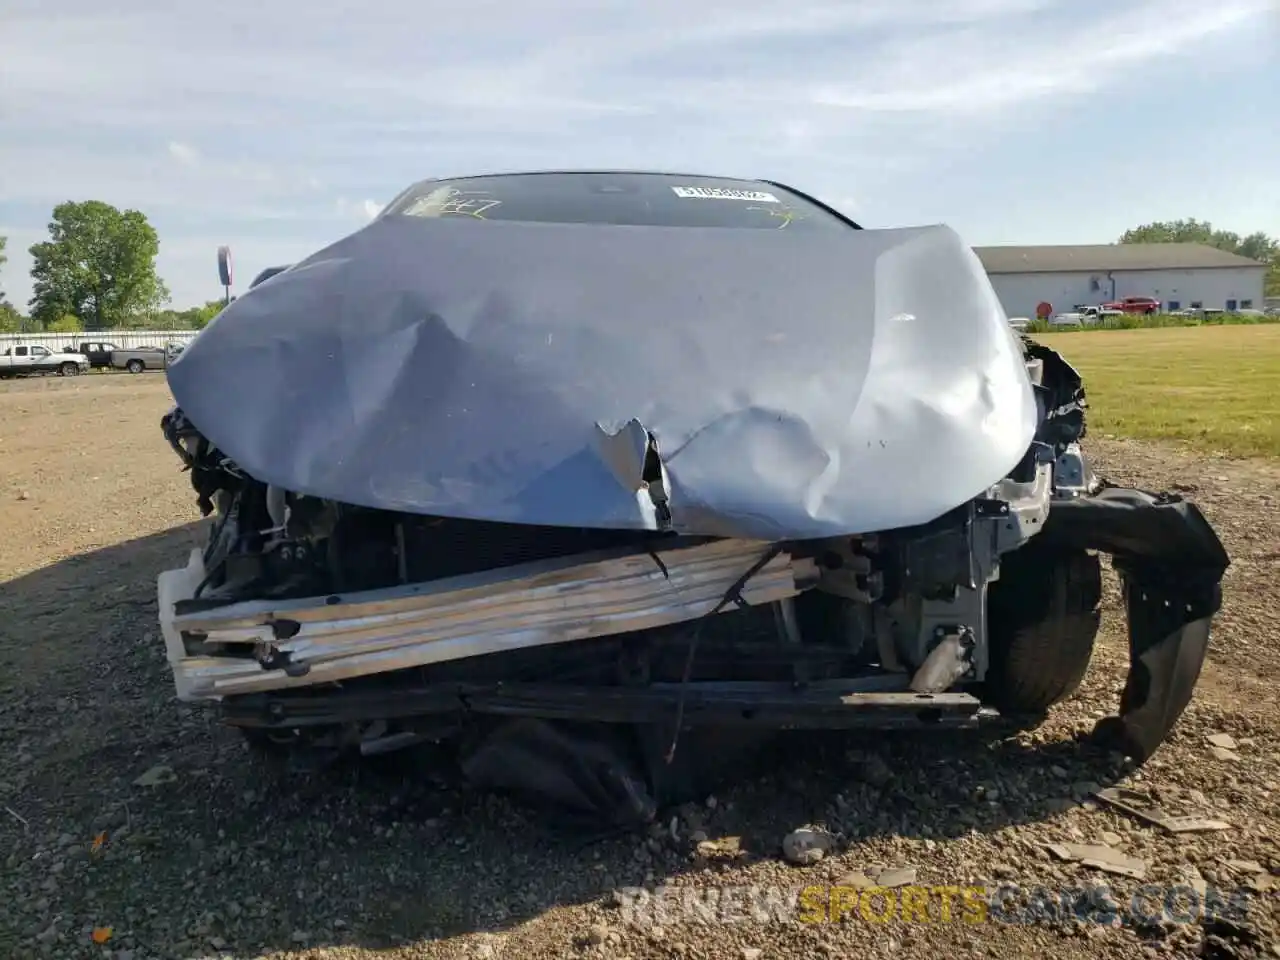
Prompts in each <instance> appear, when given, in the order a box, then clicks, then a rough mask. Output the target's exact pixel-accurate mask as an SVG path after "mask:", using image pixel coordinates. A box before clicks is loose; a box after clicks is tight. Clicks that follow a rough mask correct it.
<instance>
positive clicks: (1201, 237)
mask: <svg viewBox="0 0 1280 960" xmlns="http://www.w3.org/2000/svg"><path fill="white" fill-rule="evenodd" d="M1120 243H1203V244H1205V245H1206V246H1210V247H1217V248H1218V249H1219V250H1226V251H1227V252H1229V253H1236V254H1239V255H1240V256H1242V257H1248V258H1249V259H1250V260H1258V261H1261V262H1262V263H1265V264H1267V265H1268V267H1267V278H1266V295H1267V296H1268V297H1274V296H1280V240H1276V239H1274V238H1272V237H1270V236H1268V235H1267V234H1265V233H1263V232H1261V231H1258V232H1257V233H1251V234H1249V235H1248V236H1247V237H1241V236H1240V234H1238V233H1233V232H1232V231H1230V230H1215V229H1213V224H1212V223H1209V222H1208V221H1207V220H1203V221H1202V220H1196V219H1195V218H1194V217H1193V218H1191V219H1189V220H1166V221H1157V222H1155V223H1146V224H1143V225H1142V226H1140V227H1134V228H1133V229H1132V230H1126V231H1125V232H1124V234H1123V235H1122V236H1121V237H1120Z"/></svg>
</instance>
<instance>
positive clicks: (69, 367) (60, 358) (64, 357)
mask: <svg viewBox="0 0 1280 960" xmlns="http://www.w3.org/2000/svg"><path fill="white" fill-rule="evenodd" d="M88 369H89V358H88V357H86V356H84V355H83V354H79V353H54V352H53V351H51V350H50V349H49V348H48V347H45V346H41V345H40V344H38V343H37V344H19V345H17V346H12V347H6V348H5V350H4V352H3V353H0V377H22V376H29V375H31V374H34V373H40V374H44V373H56V374H57V375H58V376H60V377H74V376H77V375H78V374H81V373H85V372H87V371H88Z"/></svg>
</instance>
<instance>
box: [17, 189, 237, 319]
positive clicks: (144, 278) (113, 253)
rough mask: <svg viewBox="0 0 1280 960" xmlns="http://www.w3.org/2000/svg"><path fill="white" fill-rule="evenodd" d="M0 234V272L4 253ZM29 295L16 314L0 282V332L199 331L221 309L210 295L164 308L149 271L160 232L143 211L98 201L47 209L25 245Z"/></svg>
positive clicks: (165, 295)
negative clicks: (34, 238) (42, 231)
mask: <svg viewBox="0 0 1280 960" xmlns="http://www.w3.org/2000/svg"><path fill="white" fill-rule="evenodd" d="M6 247H7V238H6V237H0V270H3V267H4V264H5V262H6V260H7V259H8V258H7V256H6V252H5V249H6ZM30 253H31V259H32V264H31V286H32V296H31V300H30V302H29V303H28V304H27V313H26V314H25V315H24V313H23V312H22V311H20V310H19V309H18V308H17V307H15V306H14V305H13V304H11V303H10V302H9V300H8V298H7V297H6V296H5V294H4V291H3V289H2V288H0V332H28V331H31V332H36V331H49V332H54V333H75V332H78V331H82V330H84V331H99V330H123V329H130V328H132V329H142V328H146V329H159V330H199V329H201V328H202V327H204V326H205V325H206V324H207V323H208V322H209V321H210V320H212V319H213V318H214V317H215V316H216V315H217V313H218V311H219V310H221V309H222V301H221V300H210V301H208V302H206V303H203V304H201V305H199V306H195V307H188V308H187V309H185V310H175V309H173V308H172V307H171V306H170V299H171V298H170V296H169V289H168V287H166V286H165V283H164V281H163V280H161V279H160V275H159V273H157V271H156V257H157V256H158V255H159V253H160V238H159V236H158V234H157V233H156V230H155V227H153V226H152V225H151V223H150V222H149V221H148V220H147V217H146V215H145V214H143V213H142V212H141V211H138V210H120V209H118V208H116V207H113V206H112V205H111V204H109V203H103V202H102V201H101V200H86V201H83V202H79V203H77V202H74V201H68V202H66V203H60V204H58V206H56V207H54V208H53V216H52V218H51V219H50V221H49V239H48V240H44V241H42V242H40V243H36V244H33V245H32V246H31V248H30Z"/></svg>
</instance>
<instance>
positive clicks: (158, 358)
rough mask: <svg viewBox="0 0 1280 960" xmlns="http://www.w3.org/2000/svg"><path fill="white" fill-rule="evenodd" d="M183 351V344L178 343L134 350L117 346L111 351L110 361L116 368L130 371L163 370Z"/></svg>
mask: <svg viewBox="0 0 1280 960" xmlns="http://www.w3.org/2000/svg"><path fill="white" fill-rule="evenodd" d="M181 352H182V345H181V344H177V343H170V344H166V345H165V346H163V347H138V348H137V349H134V350H121V349H119V348H116V349H114V350H112V351H111V354H110V360H109V363H110V365H111V367H112V368H113V369H115V370H128V371H129V372H130V373H142V372H143V371H144V370H163V369H164V368H165V367H167V366H168V365H169V363H170V361H172V360H173V358H174V357H176V356H177V355H178V354H179V353H181Z"/></svg>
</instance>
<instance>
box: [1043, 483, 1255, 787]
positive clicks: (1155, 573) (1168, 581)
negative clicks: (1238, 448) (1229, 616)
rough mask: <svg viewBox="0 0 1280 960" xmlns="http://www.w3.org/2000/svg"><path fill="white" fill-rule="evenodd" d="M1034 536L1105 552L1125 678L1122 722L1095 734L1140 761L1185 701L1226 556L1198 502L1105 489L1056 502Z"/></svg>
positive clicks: (1101, 726)
mask: <svg viewBox="0 0 1280 960" xmlns="http://www.w3.org/2000/svg"><path fill="white" fill-rule="evenodd" d="M1040 537H1042V538H1045V540H1046V541H1047V542H1048V543H1050V544H1054V545H1057V546H1062V547H1074V548H1084V549H1088V550H1097V551H1099V552H1102V553H1108V554H1110V555H1111V557H1112V563H1113V566H1114V567H1115V569H1116V571H1117V572H1118V573H1119V574H1120V578H1121V584H1122V590H1123V596H1124V605H1125V615H1126V618H1127V620H1128V627H1129V676H1128V679H1127V680H1126V682H1125V687H1124V692H1123V693H1122V694H1121V698H1120V710H1119V715H1118V716H1112V717H1106V718H1104V719H1102V720H1101V721H1099V722H1098V724H1097V726H1096V727H1095V728H1094V737H1095V738H1096V739H1097V740H1099V741H1101V742H1102V743H1103V744H1105V745H1106V746H1109V747H1112V748H1114V749H1116V750H1119V751H1120V752H1122V753H1124V754H1126V755H1127V756H1130V757H1132V758H1133V759H1134V760H1136V761H1138V762H1139V763H1141V762H1143V761H1145V760H1147V759H1148V758H1149V757H1150V756H1151V755H1152V754H1153V753H1154V752H1155V751H1156V749H1157V748H1158V747H1159V746H1160V744H1161V743H1163V742H1164V740H1165V738H1166V737H1167V736H1168V735H1169V732H1170V731H1171V730H1172V729H1173V726H1174V724H1176V723H1177V721H1178V718H1179V717H1180V716H1181V715H1182V712H1183V710H1185V709H1186V706H1187V704H1188V703H1189V702H1190V701H1191V696H1192V693H1193V691H1194V689H1195V685H1196V682H1197V680H1198V679H1199V677H1200V671H1201V669H1202V667H1203V666H1204V661H1205V658H1206V656H1207V655H1208V652H1209V631H1210V626H1211V625H1212V622H1213V618H1214V616H1215V615H1216V614H1217V612H1218V610H1219V609H1221V606H1222V577H1223V575H1224V574H1225V573H1226V570H1227V567H1228V566H1229V565H1230V563H1231V560H1230V558H1229V557H1228V556H1227V551H1226V549H1225V548H1224V547H1223V545H1222V541H1221V540H1219V539H1218V535H1217V534H1216V533H1215V532H1214V530H1213V527H1212V526H1211V525H1210V524H1209V521H1208V520H1207V519H1205V516H1204V514H1203V513H1201V512H1200V509H1199V508H1198V507H1197V506H1196V505H1195V504H1193V503H1191V502H1189V501H1186V500H1183V499H1182V498H1181V497H1179V496H1177V495H1176V494H1170V493H1150V492H1148V491H1145V490H1136V489H1129V488H1125V487H1117V486H1111V485H1105V486H1104V487H1103V489H1102V490H1101V491H1100V492H1099V493H1097V494H1096V495H1094V496H1089V497H1080V498H1077V499H1072V500H1061V501H1056V502H1055V503H1054V504H1053V507H1052V509H1051V510H1050V511H1049V517H1048V520H1047V521H1046V523H1045V525H1044V528H1043V530H1042V531H1041V533H1040Z"/></svg>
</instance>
